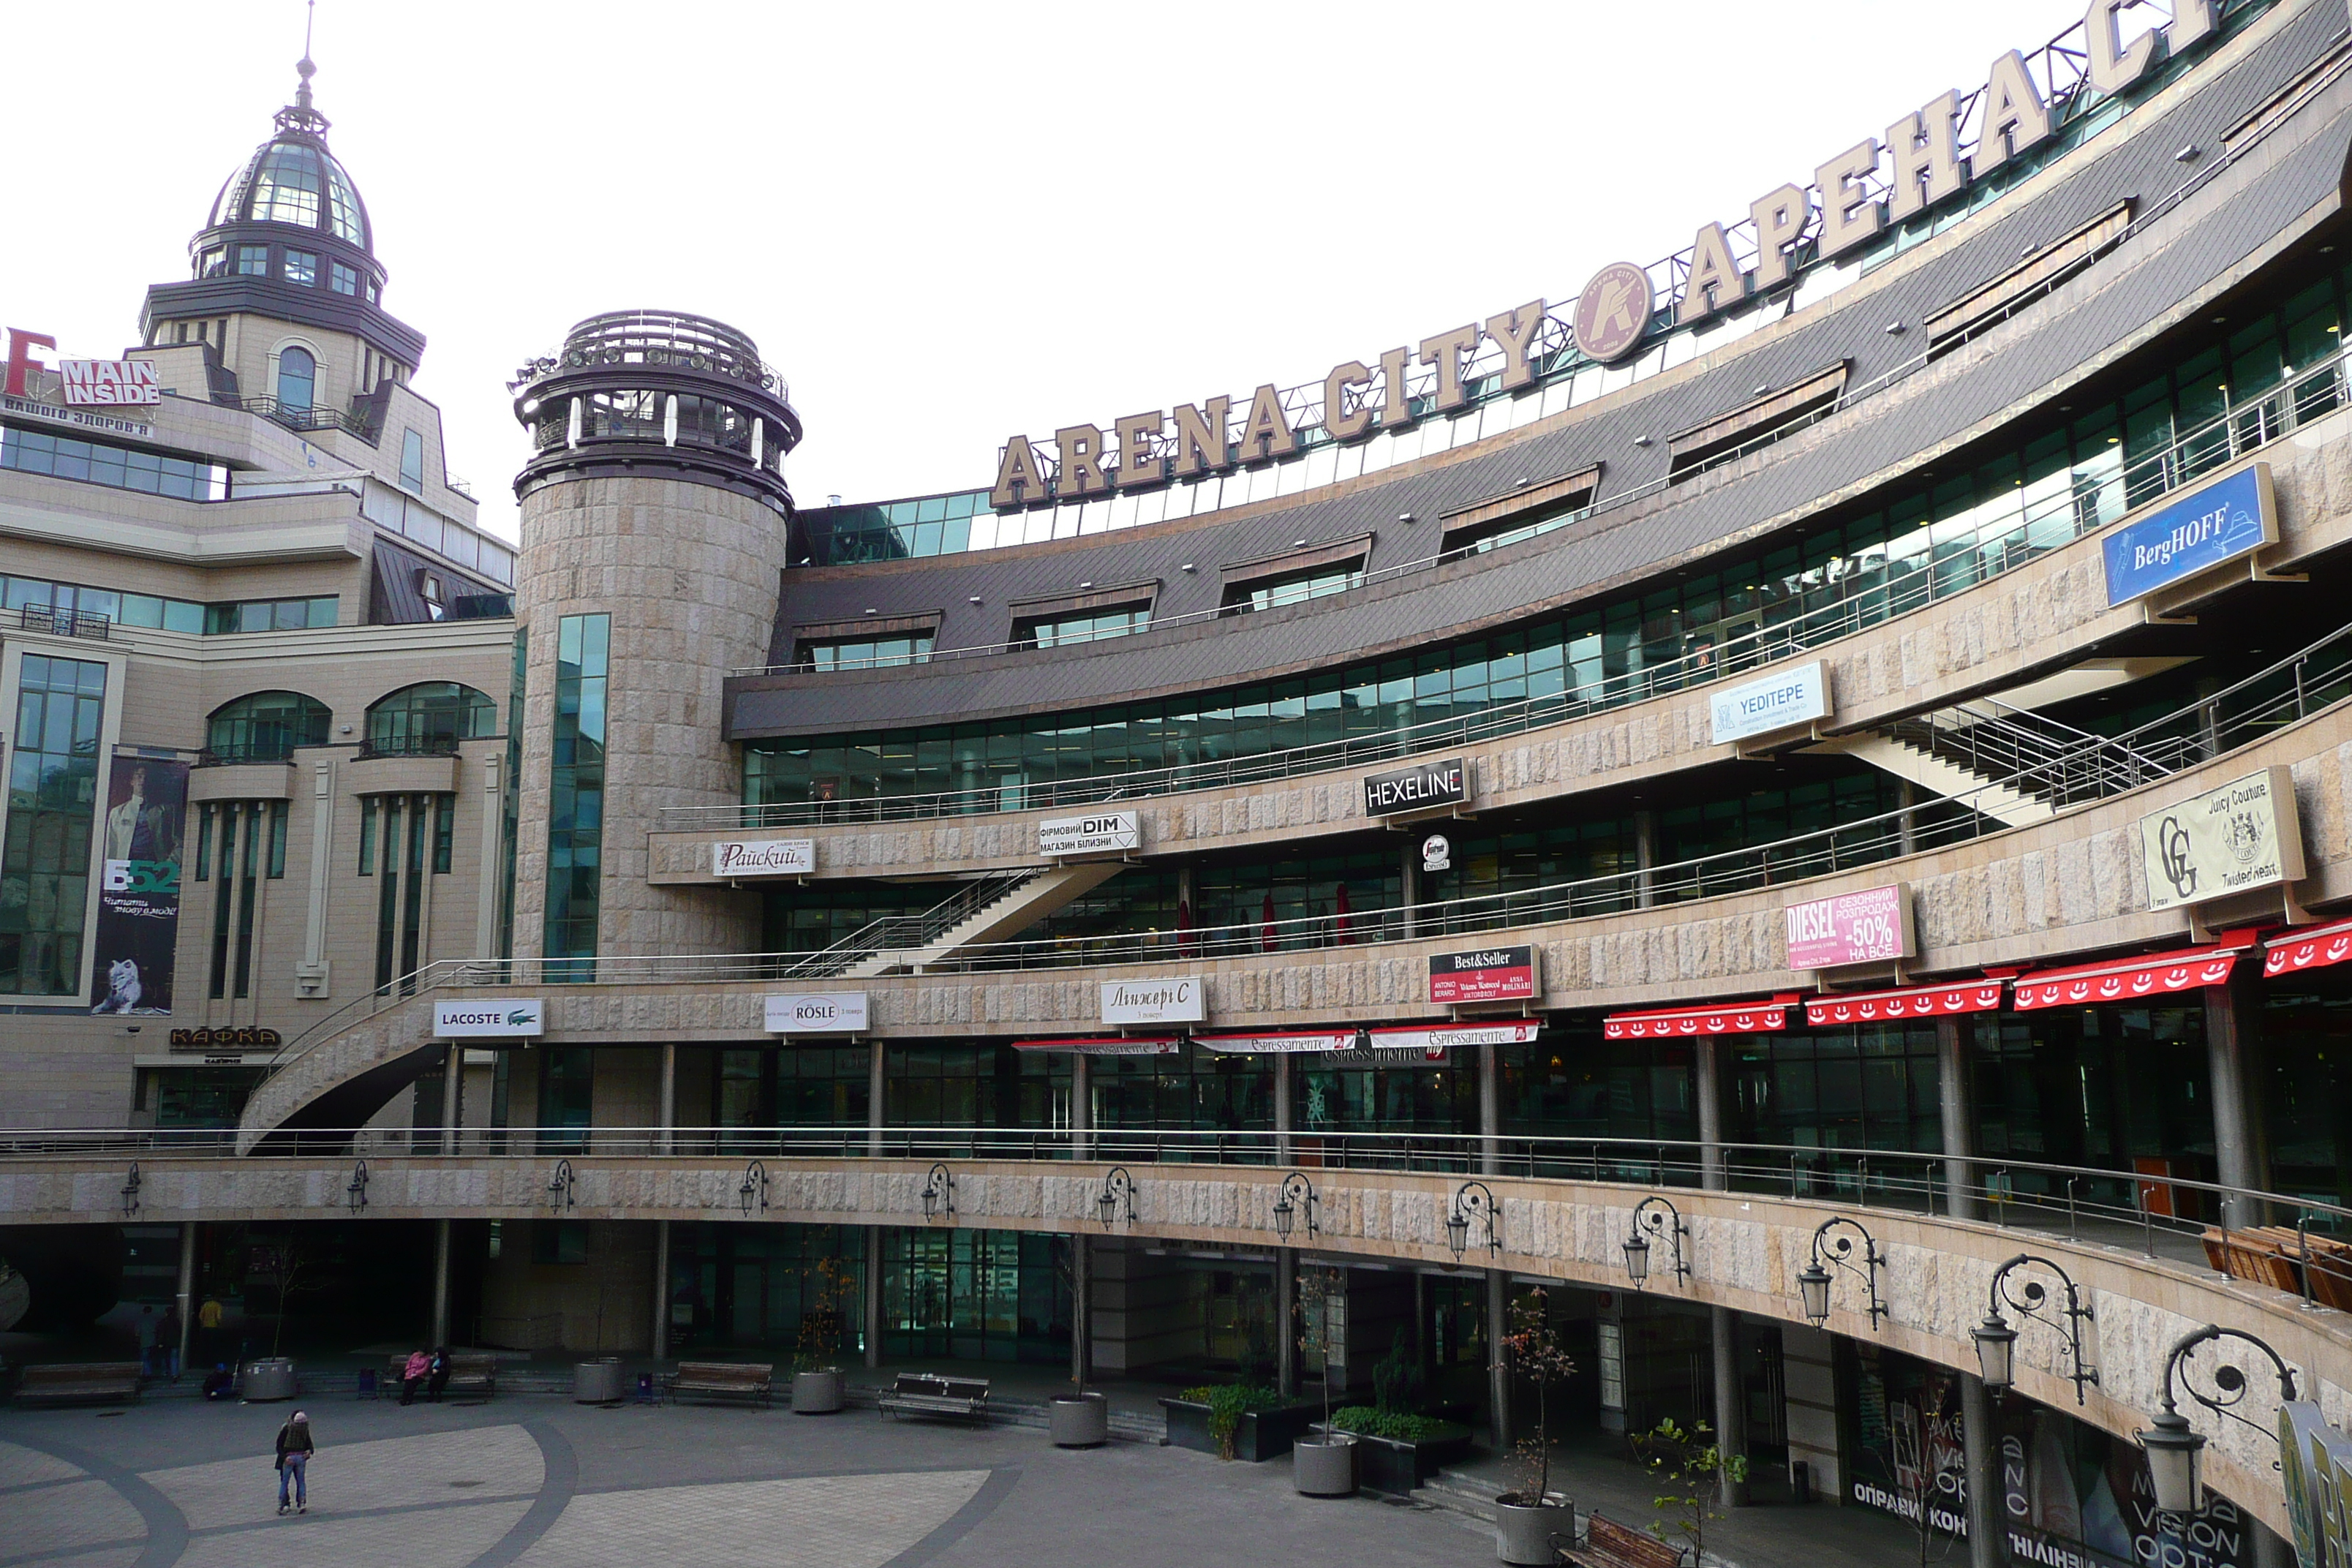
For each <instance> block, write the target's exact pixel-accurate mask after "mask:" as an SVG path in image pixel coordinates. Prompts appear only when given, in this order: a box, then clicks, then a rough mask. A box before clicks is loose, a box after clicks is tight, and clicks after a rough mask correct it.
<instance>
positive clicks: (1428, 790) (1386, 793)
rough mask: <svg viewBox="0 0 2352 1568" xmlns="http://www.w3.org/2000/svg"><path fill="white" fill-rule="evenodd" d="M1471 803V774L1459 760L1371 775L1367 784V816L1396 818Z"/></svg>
mask: <svg viewBox="0 0 2352 1568" xmlns="http://www.w3.org/2000/svg"><path fill="white" fill-rule="evenodd" d="M1469 800H1470V770H1469V769H1467V768H1465V767H1464V766H1463V765H1462V759H1461V758H1459V757H1454V758H1452V759H1451V760H1449V761H1446V762H1443V763H1421V764H1419V765H1418V766H1416V767H1410V768H1399V769H1397V770H1396V771H1395V772H1394V773H1372V774H1370V775H1368V776H1367V777H1366V778H1365V780H1364V815H1365V816H1396V815H1397V814H1398V813H1400V812H1406V811H1428V810H1430V809H1432V808H1433V807H1436V806H1446V805H1468V804H1469Z"/></svg>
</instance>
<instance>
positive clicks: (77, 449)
mask: <svg viewBox="0 0 2352 1568" xmlns="http://www.w3.org/2000/svg"><path fill="white" fill-rule="evenodd" d="M0 468H15V469H16V470H18V471H19V472H21V473H27V474H47V475H50V476H51V477H53V478H56V479H79V480H80V481H82V482H83V483H85V484H93V485H111V486H113V487H114V488H115V489H135V490H143V491H144V492H146V493H147V494H149V495H165V496H176V497H178V498H179V499H180V500H226V498H227V495H228V470H227V469H226V468H223V467H221V466H220V465H218V464H215V463H197V462H191V461H190V460H189V459H187V458H172V457H163V456H160V455H158V454H156V453H153V452H133V451H131V450H130V449H128V448H127V447H110V446H108V445H106V444H105V443H103V442H99V441H83V440H78V439H76V438H75V437H71V436H55V435H51V434H50V433H49V432H47V431H46V430H19V429H16V428H15V427H13V426H9V427H5V428H0Z"/></svg>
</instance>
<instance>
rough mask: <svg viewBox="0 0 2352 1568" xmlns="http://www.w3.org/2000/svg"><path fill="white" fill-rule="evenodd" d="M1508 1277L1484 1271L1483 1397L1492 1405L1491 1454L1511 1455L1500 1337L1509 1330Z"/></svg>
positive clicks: (1507, 1366) (1506, 1370)
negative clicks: (1484, 1360) (1484, 1372)
mask: <svg viewBox="0 0 2352 1568" xmlns="http://www.w3.org/2000/svg"><path fill="white" fill-rule="evenodd" d="M1510 1298H1511V1277H1510V1276H1509V1275H1508V1274H1507V1273H1505V1272H1504V1271H1503V1270H1502V1269H1499V1268H1489V1269H1488V1270H1486V1397H1487V1399H1488V1400H1489V1402H1491V1403H1492V1405H1494V1417H1495V1420H1494V1437H1495V1454H1496V1458H1509V1457H1510V1453H1511V1362H1510V1357H1509V1356H1507V1354H1505V1353H1504V1351H1503V1336H1504V1335H1506V1334H1507V1333H1509V1332H1510V1331H1511V1321H1510V1317H1511V1315H1510Z"/></svg>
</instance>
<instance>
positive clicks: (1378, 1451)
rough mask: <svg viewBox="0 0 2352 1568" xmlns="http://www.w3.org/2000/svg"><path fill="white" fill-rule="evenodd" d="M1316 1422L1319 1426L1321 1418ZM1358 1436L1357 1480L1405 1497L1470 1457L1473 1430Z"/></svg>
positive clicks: (1366, 1486)
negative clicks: (1410, 1438)
mask: <svg viewBox="0 0 2352 1568" xmlns="http://www.w3.org/2000/svg"><path fill="white" fill-rule="evenodd" d="M1317 1425H1318V1426H1320V1425H1321V1423H1320V1422H1318V1423H1317ZM1353 1436H1355V1439H1356V1484H1357V1485H1358V1486H1360V1487H1361V1488H1363V1489H1364V1490H1366V1491H1368V1492H1381V1493H1384V1494H1386V1495H1387V1496H1390V1497H1404V1496H1407V1495H1408V1494H1410V1493H1411V1492H1412V1489H1414V1488H1415V1487H1417V1486H1419V1485H1421V1484H1422V1482H1423V1481H1425V1480H1427V1479H1429V1478H1430V1477H1432V1476H1433V1475H1435V1474H1437V1472H1438V1471H1440V1470H1442V1469H1444V1468H1445V1467H1446V1466H1448V1465H1452V1464H1457V1463H1459V1462H1460V1461H1462V1460H1464V1459H1466V1458H1469V1457H1470V1434H1469V1433H1467V1432H1464V1433H1461V1434H1459V1435H1458V1436H1452V1437H1432V1438H1426V1439H1424V1440H1423V1441H1421V1442H1418V1443H1409V1442H1406V1441H1405V1440H1404V1439H1402V1438H1401V1437H1373V1436H1366V1435H1365V1434H1363V1433H1361V1432H1358V1433H1355V1434H1354V1435H1353Z"/></svg>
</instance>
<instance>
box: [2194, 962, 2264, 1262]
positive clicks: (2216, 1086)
mask: <svg viewBox="0 0 2352 1568" xmlns="http://www.w3.org/2000/svg"><path fill="white" fill-rule="evenodd" d="M2261 1006H2262V1003H2261V993H2260V991H2259V990H2257V989H2252V988H2249V987H2247V986H2245V985H2243V984H2241V983H2238V982H2235V981H2233V982H2231V984H2227V985H2209V986H2207V987H2206V988H2205V1058H2206V1062H2207V1070H2208V1072H2209V1073H2210V1076H2211V1079H2212V1083H2211V1096H2212V1104H2213V1163H2214V1165H2215V1167H2216V1169H2215V1173H2214V1176H2215V1180H2217V1181H2219V1182H2220V1183H2221V1184H2222V1185H2223V1186H2225V1187H2259V1186H2260V1185H2262V1166H2261V1162H2260V1158H2259V1148H2260V1146H2259V1143H2258V1142H2257V1134H2256V1131H2255V1128H2254V1118H2253V1106H2252V1087H2253V1086H2252V1079H2253V1074H2252V1060H2253V1057H2254V1053H2255V1050H2256V1048H2257V1047H2258V1045H2259V1042H2260V1039H2261V1028H2262V1022H2261V1020H2262V1013H2261ZM2262 1207H2263V1205H2261V1204H2260V1203H2259V1202H2257V1201H2256V1200H2254V1199H2252V1198H2250V1197H2234V1198H2224V1199H2222V1200H2221V1214H2222V1219H2223V1222H2224V1223H2225V1224H2228V1225H2230V1226H2257V1225H2260V1224H2262V1223H2263V1213H2262Z"/></svg>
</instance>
